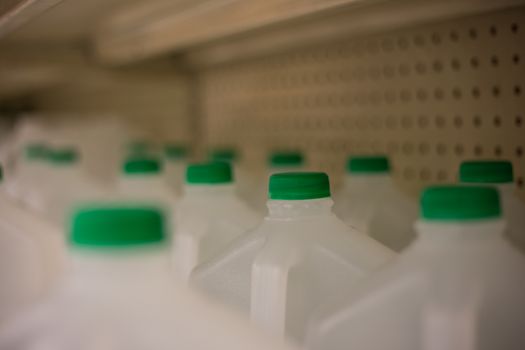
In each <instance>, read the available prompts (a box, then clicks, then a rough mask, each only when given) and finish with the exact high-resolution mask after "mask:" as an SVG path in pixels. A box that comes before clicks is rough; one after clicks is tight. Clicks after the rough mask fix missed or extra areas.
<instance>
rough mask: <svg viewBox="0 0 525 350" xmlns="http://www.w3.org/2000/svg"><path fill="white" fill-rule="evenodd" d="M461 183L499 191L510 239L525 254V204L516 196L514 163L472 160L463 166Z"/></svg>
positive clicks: (461, 168)
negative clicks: (492, 187)
mask: <svg viewBox="0 0 525 350" xmlns="http://www.w3.org/2000/svg"><path fill="white" fill-rule="evenodd" d="M459 181H460V182H462V183H464V184H474V185H476V184H477V185H481V184H485V185H492V186H496V187H497V188H498V189H499V192H500V195H501V204H502V207H503V216H504V217H505V220H506V221H507V225H508V226H507V229H508V230H507V233H506V234H507V235H508V237H509V239H510V240H511V241H512V242H513V243H514V244H516V245H517V246H518V247H519V248H520V249H521V250H522V251H524V252H525V203H524V202H523V201H522V200H520V199H519V198H518V196H517V195H516V187H515V185H514V174H513V169H512V163H511V162H509V161H502V160H471V161H465V162H463V163H462V164H461V166H460V169H459Z"/></svg>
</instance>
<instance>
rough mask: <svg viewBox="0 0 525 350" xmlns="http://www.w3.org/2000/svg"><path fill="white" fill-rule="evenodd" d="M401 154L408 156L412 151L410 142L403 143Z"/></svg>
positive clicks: (412, 147) (412, 146)
mask: <svg viewBox="0 0 525 350" xmlns="http://www.w3.org/2000/svg"><path fill="white" fill-rule="evenodd" d="M401 150H402V152H403V154H405V155H410V154H412V153H413V151H414V145H413V144H412V143H410V142H405V143H403V147H402V148H401Z"/></svg>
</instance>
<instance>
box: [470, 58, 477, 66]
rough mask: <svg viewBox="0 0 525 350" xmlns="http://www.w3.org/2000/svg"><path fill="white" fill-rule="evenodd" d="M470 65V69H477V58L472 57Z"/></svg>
mask: <svg viewBox="0 0 525 350" xmlns="http://www.w3.org/2000/svg"><path fill="white" fill-rule="evenodd" d="M470 65H471V66H472V68H478V67H479V59H478V58H477V57H472V58H471V59H470Z"/></svg>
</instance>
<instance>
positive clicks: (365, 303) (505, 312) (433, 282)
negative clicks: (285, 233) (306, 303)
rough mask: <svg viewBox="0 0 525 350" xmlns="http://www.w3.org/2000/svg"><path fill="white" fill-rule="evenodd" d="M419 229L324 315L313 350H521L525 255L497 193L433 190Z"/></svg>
mask: <svg viewBox="0 0 525 350" xmlns="http://www.w3.org/2000/svg"><path fill="white" fill-rule="evenodd" d="M416 230H417V232H418V237H417V238H416V240H415V241H414V242H413V243H412V244H411V245H410V246H409V247H408V248H407V249H406V250H405V251H403V253H401V255H400V256H398V257H397V258H396V259H395V260H394V261H393V262H392V263H391V264H390V265H389V266H387V267H386V268H385V269H383V270H382V271H379V272H378V273H377V274H375V275H374V276H371V277H370V278H367V279H366V281H364V282H363V283H362V284H361V285H360V286H359V287H358V288H356V289H355V290H354V291H352V292H351V293H349V294H348V295H347V300H346V302H345V303H344V304H343V305H341V304H332V305H330V306H326V307H325V308H324V309H323V311H320V312H319V314H318V315H317V317H315V321H313V323H312V327H311V328H310V332H309V337H308V341H307V343H308V348H310V349H319V350H321V349H322V350H336V349H337V350H343V349H360V350H384V349H390V350H435V349H436V350H437V349H447V350H456V349H457V350H474V349H475V350H489V349H490V350H494V349H506V350H519V349H523V346H524V344H525V332H523V325H524V324H525V299H524V298H523V291H524V290H525V256H524V255H523V254H522V253H521V252H520V251H519V250H517V249H516V248H514V247H513V246H512V245H511V244H510V243H508V242H507V241H506V240H505V239H504V237H503V232H504V231H505V221H504V220H502V217H501V214H500V205H499V199H498V192H497V190H496V189H495V188H490V187H475V186H472V187H470V186H436V187H430V188H429V189H427V190H426V191H424V193H423V195H422V198H421V219H420V220H419V221H418V222H417V224H416Z"/></svg>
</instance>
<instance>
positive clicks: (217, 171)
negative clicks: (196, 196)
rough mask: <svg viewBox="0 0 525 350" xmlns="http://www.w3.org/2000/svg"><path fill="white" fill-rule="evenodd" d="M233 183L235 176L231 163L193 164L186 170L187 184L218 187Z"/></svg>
mask: <svg viewBox="0 0 525 350" xmlns="http://www.w3.org/2000/svg"><path fill="white" fill-rule="evenodd" d="M231 182H233V174H232V168H231V165H230V163H226V162H210V163H200V164H191V165H189V166H188V168H187V169H186V183H188V184H191V185H204V184H208V185H213V184H215V185H217V184H227V183H231Z"/></svg>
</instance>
